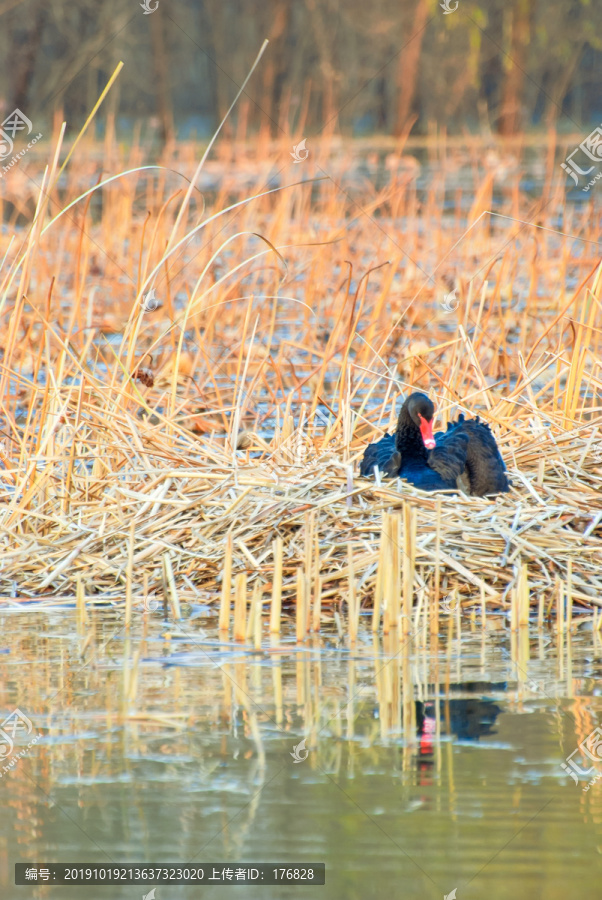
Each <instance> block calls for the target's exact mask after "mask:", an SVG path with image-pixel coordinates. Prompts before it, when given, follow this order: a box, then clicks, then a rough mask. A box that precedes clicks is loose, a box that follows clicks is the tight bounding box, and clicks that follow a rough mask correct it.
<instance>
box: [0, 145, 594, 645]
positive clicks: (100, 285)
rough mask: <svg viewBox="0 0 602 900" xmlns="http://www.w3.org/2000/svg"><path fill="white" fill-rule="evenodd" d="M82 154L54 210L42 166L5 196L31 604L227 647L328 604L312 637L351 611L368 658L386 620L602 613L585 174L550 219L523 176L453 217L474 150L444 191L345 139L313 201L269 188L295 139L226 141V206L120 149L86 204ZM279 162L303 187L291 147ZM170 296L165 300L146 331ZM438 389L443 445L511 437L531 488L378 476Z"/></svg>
mask: <svg viewBox="0 0 602 900" xmlns="http://www.w3.org/2000/svg"><path fill="white" fill-rule="evenodd" d="M109 133H111V130H110V129H109ZM55 138H56V151H55V153H54V155H53V159H54V162H53V163H52V166H51V169H50V171H49V172H48V173H47V176H46V177H45V178H42V177H40V182H43V184H44V187H43V189H42V190H37V189H34V187H33V182H30V181H27V180H26V179H25V176H24V173H23V171H21V172H20V177H19V179H18V180H16V179H15V181H14V183H13V181H12V180H9V179H7V180H5V181H3V182H2V184H3V186H4V187H3V189H4V194H3V196H2V204H3V207H4V208H3V216H4V219H5V220H6V219H7V217H8V219H9V223H10V228H9V231H12V232H13V237H12V238H11V239H10V240H9V239H8V234H7V233H3V234H2V236H1V238H0V245H1V249H2V256H3V257H4V265H3V269H2V272H1V273H0V278H1V279H2V286H1V299H0V315H1V316H2V319H3V325H4V328H3V332H2V338H1V339H0V341H1V345H2V349H3V360H2V364H1V370H0V371H1V379H0V403H1V404H2V406H1V411H2V418H3V427H2V430H3V437H4V440H3V445H2V453H1V454H0V466H1V473H0V474H1V480H0V545H1V547H2V563H1V569H0V589H1V590H2V592H3V594H4V596H5V602H9V603H10V602H20V601H24V600H28V599H35V600H37V601H40V602H41V601H44V599H45V598H46V599H47V600H50V599H52V602H55V601H56V598H57V597H60V598H62V599H68V600H70V601H72V602H74V603H75V602H76V599H77V608H78V610H79V616H80V621H81V622H82V625H83V623H84V622H85V614H86V605H87V604H90V603H91V602H94V603H112V604H121V603H123V604H124V605H125V611H124V616H125V620H126V622H127V621H129V620H130V619H131V610H132V607H133V606H135V605H136V604H139V603H141V602H142V601H143V599H144V597H145V596H147V595H148V594H149V593H152V592H153V591H155V592H158V593H159V595H161V594H162V595H164V596H165V598H166V603H167V605H168V608H169V610H170V611H171V614H172V615H173V616H174V617H176V618H179V617H180V616H181V615H185V611H186V605H187V604H188V603H189V602H190V601H197V602H198V601H203V602H207V603H211V604H213V605H214V607H215V613H216V615H217V614H218V612H219V609H220V606H221V617H220V626H221V628H222V629H223V630H225V629H226V628H228V627H230V625H231V622H230V607H231V605H232V606H235V607H236V609H237V617H236V622H235V633H234V636H235V637H237V638H239V639H242V640H244V639H247V638H248V639H253V640H255V641H257V634H258V625H257V618H258V616H259V614H260V611H261V609H262V607H263V608H264V611H265V612H268V609H267V606H268V605H269V604H270V603H273V604H274V606H273V610H274V611H273V614H272V618H271V629H272V631H277V630H278V627H279V622H280V618H281V614H280V603H282V610H283V612H287V611H288V610H289V609H291V607H292V606H294V605H295V604H299V603H301V605H302V608H301V609H298V610H297V634H298V637H299V639H302V638H303V637H304V636H305V634H307V631H308V629H314V630H317V629H318V628H319V627H320V624H321V623H323V622H330V621H332V618H333V612H334V611H335V610H336V609H337V608H338V607H339V605H340V604H341V602H343V601H345V603H346V604H348V606H349V617H348V628H349V634H350V638H351V640H352V641H353V640H355V636H356V634H357V621H358V617H359V614H360V607H364V608H366V607H371V606H372V605H373V604H374V603H375V602H376V612H377V614H375V617H374V624H375V627H377V628H380V627H381V624H380V623H381V615H380V613H381V612H382V613H384V622H385V625H384V627H385V631H387V630H388V629H389V628H391V627H396V625H397V624H398V623H399V622H401V626H402V631H407V630H409V629H410V627H411V619H412V616H414V617H415V621H414V625H415V624H416V622H417V621H420V620H421V617H425V618H424V621H426V620H427V618H428V619H429V621H430V625H431V630H432V631H433V632H436V631H437V628H438V603H439V600H440V599H441V597H443V596H445V595H450V594H452V592H454V591H455V592H457V597H458V598H459V599H460V600H461V601H462V602H463V604H464V605H467V604H470V603H474V604H475V605H476V606H478V607H479V608H481V605H483V611H484V608H485V604H490V605H494V606H496V607H499V608H506V607H508V608H510V607H511V606H512V604H513V602H514V601H513V598H516V615H517V619H516V622H517V623H518V624H520V623H524V621H525V617H526V616H527V615H528V610H529V608H531V609H532V610H533V611H538V612H539V615H540V618H541V617H542V616H543V617H545V616H547V615H548V614H549V612H550V610H551V609H552V606H555V604H556V599H557V597H558V595H559V590H560V591H564V594H563V596H565V595H566V596H568V597H569V598H570V601H569V602H568V604H567V605H566V614H567V616H568V615H569V610H570V614H571V615H572V613H573V611H574V610H575V609H576V608H577V607H579V606H586V607H591V606H600V605H602V599H601V598H602V590H601V587H602V574H601V569H600V559H601V552H600V548H601V543H600V537H601V536H602V503H601V496H602V492H601V488H602V442H601V434H600V430H599V429H600V422H601V418H600V411H601V409H602V406H601V404H600V396H601V387H602V373H601V367H600V360H601V358H602V357H601V353H600V335H601V329H600V327H599V323H600V321H601V317H600V311H601V309H602V305H601V301H600V290H601V279H600V270H599V269H598V268H597V265H598V253H599V249H598V248H599V243H598V240H599V236H600V229H599V225H598V223H597V220H596V219H595V217H594V216H593V214H592V209H591V207H588V208H587V209H583V210H580V209H579V208H578V207H576V206H569V205H567V204H565V202H564V195H563V192H564V186H563V185H562V184H561V183H560V181H556V180H555V178H554V177H553V176H554V171H555V170H554V171H550V172H547V173H543V177H542V180H543V191H542V198H541V199H540V200H538V201H537V202H536V203H535V204H534V203H533V202H532V201H531V200H530V199H529V198H528V197H527V196H526V195H524V194H523V193H522V192H521V188H520V175H521V171H522V168H521V164H520V163H519V164H517V166H516V171H515V174H514V175H512V174H511V175H510V176H508V174H507V172H506V170H504V172H503V173H502V175H503V179H502V175H499V173H496V171H493V172H491V171H485V170H481V171H477V172H476V173H474V174H475V176H476V182H475V184H474V185H471V186H469V187H467V188H465V189H460V188H458V187H456V191H455V195H454V196H455V206H454V209H453V211H450V212H449V213H448V214H447V215H446V216H445V217H444V216H443V213H442V201H443V199H444V197H445V196H449V194H450V191H451V189H452V187H453V186H454V184H456V185H457V183H458V182H457V181H456V182H454V178H455V175H456V173H455V172H454V163H455V164H457V166H456V167H457V168H460V167H461V165H462V160H463V156H462V154H463V153H464V154H468V152H469V150H468V148H467V149H465V150H464V151H463V150H461V149H456V150H450V151H449V158H448V160H447V163H448V171H449V172H451V175H449V174H448V175H446V172H445V170H444V168H443V167H442V166H436V167H435V169H434V174H433V176H432V179H431V182H430V186H427V187H426V188H424V190H423V189H420V191H419V190H418V188H417V181H416V175H417V171H418V172H419V171H420V166H417V167H416V166H414V167H412V168H411V169H410V170H408V168H407V166H406V165H404V161H405V159H406V157H404V156H403V152H402V149H398V151H397V152H396V153H392V154H390V155H389V157H387V171H388V173H389V175H388V180H387V181H386V183H385V185H384V187H382V188H381V189H378V190H377V189H376V188H374V186H373V184H372V182H370V181H368V182H366V181H363V180H362V177H361V170H360V169H358V166H357V162H358V160H357V158H356V157H354V154H356V153H359V152H360V151H359V150H357V148H355V149H354V146H353V145H350V146H349V147H348V148H346V149H341V148H338V149H337V148H336V147H335V146H334V145H333V143H332V141H331V140H330V139H325V140H324V141H323V143H322V144H318V143H317V142H315V144H314V145H312V154H313V155H312V156H310V159H309V160H308V162H307V165H305V168H304V170H303V180H304V181H306V182H308V183H305V184H295V185H294V186H292V187H284V188H283V189H282V190H279V191H275V192H274V191H272V192H269V193H266V189H265V188H264V189H261V178H262V176H263V178H264V179H265V173H266V171H267V170H268V168H269V166H270V165H271V164H273V163H274V161H275V160H274V158H273V157H270V156H269V155H266V147H263V146H258V147H257V148H255V149H253V148H252V147H251V146H250V145H232V144H226V145H224V146H223V147H222V149H220V150H219V151H218V153H219V154H221V156H220V157H219V158H218V159H217V160H213V161H210V162H209V163H208V166H209V173H210V172H211V166H213V167H214V168H215V167H219V168H218V169H217V170H216V171H219V180H218V182H217V183H216V184H215V186H214V189H213V190H211V191H210V192H207V193H206V195H205V196H204V197H202V196H201V194H200V192H199V190H198V188H197V187H196V186H195V187H188V190H187V191H186V187H187V182H186V180H185V176H187V177H190V176H191V175H192V174H193V171H194V161H193V148H192V147H190V146H187V145H182V146H180V147H178V148H176V149H175V150H174V151H173V154H174V155H173V157H172V158H170V159H166V160H162V161H161V165H160V166H158V167H156V168H154V169H152V170H149V169H142V168H140V166H141V165H142V162H143V153H142V150H141V148H140V147H139V146H134V147H132V148H130V150H129V156H128V159H125V158H123V157H122V158H121V159H120V153H122V152H123V151H120V149H119V148H118V147H117V146H116V145H115V144H108V143H107V145H106V146H105V155H106V158H107V159H108V160H110V162H111V169H112V170H113V171H118V170H119V169H120V168H121V167H122V168H123V169H124V170H125V169H129V170H131V173H130V174H129V175H123V176H122V177H120V178H119V179H117V180H115V181H111V182H110V183H108V181H107V178H106V177H105V178H104V181H105V182H107V183H106V184H105V186H104V187H100V186H99V187H96V188H91V189H88V192H87V194H82V189H81V185H82V184H84V183H88V184H90V183H91V178H92V177H94V175H95V173H96V167H95V165H94V164H93V162H91V161H93V160H94V158H95V153H94V152H93V151H94V147H93V146H92V145H87V144H86V140H85V139H83V140H82V141H81V142H80V145H79V150H78V153H79V154H80V156H83V157H84V158H86V149H85V148H86V147H87V148H88V150H89V153H88V154H87V159H88V160H90V161H89V162H84V163H81V162H80V163H79V164H78V163H77V162H76V160H75V158H74V159H72V160H71V161H70V162H69V165H68V166H67V167H66V169H65V173H64V175H63V177H62V180H61V181H60V182H59V181H58V179H57V178H56V177H55V171H56V169H57V165H58V159H59V154H60V146H61V140H62V132H60V133H59V132H57V134H56V135H55ZM268 149H269V153H272V154H274V153H277V154H278V156H277V161H280V162H281V164H282V166H281V174H280V175H279V178H280V180H281V181H282V182H283V183H285V184H292V183H293V182H296V181H298V179H299V173H298V171H297V168H298V167H295V166H293V164H292V163H290V161H287V160H286V154H287V153H288V151H289V149H290V148H288V146H287V147H284V145H279V147H277V148H276V149H274V148H273V147H272V148H268ZM473 149H474V148H473ZM335 150H336V153H335ZM228 154H231V156H228ZM548 156H549V157H550V155H548ZM499 159H500V161H499V165H500V166H501V165H502V163H503V162H504V159H503V157H502V156H500V158H499ZM26 164H27V166H28V169H27V172H28V174H30V173H31V172H32V166H35V159H34V158H33V157H32V159H29V157H28V158H27V161H26V162H25V161H24V162H23V163H22V164H21V166H22V167H23V169H24V168H25V165H26ZM354 167H355V168H354ZM178 171H180V172H182V175H178V174H175V173H176V172H178ZM206 172H207V169H206V168H205V169H203V173H204V174H206ZM325 172H326V173H327V175H328V176H329V177H327V178H325V177H324V173H325ZM245 173H246V177H247V181H250V182H253V181H255V182H257V189H256V190H254V191H253V193H252V194H250V193H249V191H248V189H244V188H243V189H242V190H241V188H240V186H237V184H236V179H240V178H241V175H242V174H245ZM349 173H352V174H353V173H354V174H353V178H349V177H348V176H349ZM15 174H17V173H15ZM498 175H499V179H502V180H501V181H499V182H498V181H496V179H498ZM316 178H319V179H321V180H312V179H316ZM446 178H449V184H446ZM24 179H25V180H24ZM59 183H60V184H61V187H60V189H59V186H58V185H59ZM498 183H499V184H504V185H505V189H504V193H503V194H502V195H500V196H499V197H498V204H497V207H496V208H497V209H499V211H500V212H501V213H503V216H498V217H492V216H491V215H490V214H489V212H488V209H489V208H490V206H491V202H492V201H491V189H492V186H496V185H498ZM16 190H18V191H19V198H18V200H17V197H16V195H13V193H12V192H13V191H16ZM446 191H447V194H446ZM80 195H81V197H80ZM183 196H184V201H183ZM78 197H80V199H78ZM475 197H476V198H477V199H474V198H475ZM100 198H102V200H101V199H100ZM559 207H562V221H563V222H564V231H565V232H566V235H565V234H561V233H559V230H558V228H557V221H558V216H559ZM226 208H228V209H229V210H230V212H229V213H228V214H224V213H222V212H221V211H222V210H224V209H226ZM64 209H67V212H65V213H64V214H62V215H61V213H60V210H64ZM33 210H37V217H34V218H32V216H33V215H34V214H33ZM147 210H148V211H149V212H148V214H147ZM504 216H508V217H510V218H504ZM527 221H528V222H531V223H532V224H530V225H525V224H521V222H527ZM257 235H260V237H257ZM567 235H569V236H567ZM575 238H577V239H575ZM17 245H18V246H17ZM425 271H426V272H427V273H430V277H429V276H428V275H425V274H424V272H425ZM368 273H369V274H368ZM151 288H153V289H154V290H155V291H156V296H157V298H158V299H159V300H160V301H161V306H159V307H158V308H156V309H146V310H145V309H144V307H143V305H142V303H141V301H142V299H143V297H144V296H146V295H147V293H148V291H149V290H150V289H151ZM452 288H454V289H455V292H456V293H455V298H456V300H457V302H458V308H457V310H455V311H452V312H450V311H447V310H446V309H445V308H444V307H443V305H442V297H443V295H444V293H449V292H450V291H451V290H452ZM174 323H175V324H174ZM410 389H420V390H425V391H429V392H430V393H431V395H432V396H433V398H434V399H435V401H436V404H437V407H438V414H439V423H440V424H441V425H443V426H444V425H445V423H446V421H447V420H448V419H449V418H450V417H451V416H452V415H453V414H455V412H456V411H460V410H466V411H467V412H474V411H479V412H480V414H481V415H482V416H483V417H484V418H485V419H486V420H487V421H488V422H490V423H491V425H492V427H493V430H494V432H495V434H496V437H497V439H498V441H499V443H500V446H501V449H502V453H503V455H504V457H505V459H506V461H507V464H508V468H509V472H510V477H511V479H512V481H513V490H512V492H511V493H510V494H509V495H507V496H503V497H499V498H497V499H496V500H495V501H493V502H492V501H488V500H482V499H475V498H467V497H464V496H441V497H440V498H439V499H438V498H437V496H435V495H425V494H422V493H421V492H419V491H417V490H415V489H414V488H412V487H410V486H407V485H405V484H403V485H399V484H390V483H387V484H384V483H383V484H380V485H379V484H374V483H372V482H369V481H365V480H360V479H359V478H358V477H357V476H354V474H353V472H354V467H355V471H357V465H356V464H357V460H358V459H359V458H360V456H361V454H362V452H363V447H364V446H365V444H366V442H367V441H368V440H371V439H376V438H377V437H378V436H379V435H380V434H381V433H382V432H383V431H384V430H387V429H389V428H390V427H391V425H392V423H393V421H394V411H393V405H394V401H396V400H397V399H398V396H399V391H400V390H404V391H409V390H410ZM317 412H318V413H319V414H320V416H321V418H320V419H318V418H317V416H316V414H317ZM325 421H326V424H324V422H325ZM233 448H239V449H233ZM438 508H440V513H439V514H438ZM559 584H560V588H559V587H558V585H559ZM567 592H568V593H567ZM11 598H12V599H11ZM251 599H252V601H253V602H252V604H251V610H252V616H251V620H250V621H247V612H248V610H247V607H248V603H250V602H251ZM345 609H347V606H345ZM563 609H564V607H563ZM552 612H553V610H552ZM563 615H564V614H563ZM600 621H602V617H601V619H600ZM412 627H413V626H412Z"/></svg>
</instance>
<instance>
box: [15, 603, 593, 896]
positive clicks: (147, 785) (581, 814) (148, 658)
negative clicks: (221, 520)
mask: <svg viewBox="0 0 602 900" xmlns="http://www.w3.org/2000/svg"><path fill="white" fill-rule="evenodd" d="M205 612H206V611H205V610H204V609H203V608H201V607H199V608H197V609H196V612H195V613H194V615H193V617H192V618H190V619H187V620H186V621H184V622H182V623H172V624H171V625H168V624H166V623H164V622H162V620H161V618H160V616H159V614H158V613H156V612H154V613H151V614H146V615H143V614H142V612H137V613H136V619H135V622H134V625H133V628H132V633H131V636H130V637H127V636H126V633H125V631H124V629H123V626H122V624H121V621H120V616H121V614H116V612H115V611H114V610H110V609H109V610H96V611H92V612H91V614H90V622H89V624H88V626H87V627H86V629H85V632H82V633H80V634H78V633H77V630H76V627H75V613H74V610H72V609H63V610H61V609H55V610H46V611H44V612H40V611H33V610H32V611H19V610H16V611H4V612H2V613H1V614H0V619H1V620H2V638H1V640H0V671H1V676H0V692H1V693H0V696H1V702H0V711H1V712H2V715H3V718H5V717H6V716H8V715H9V714H10V713H11V712H13V711H14V710H15V709H16V708H18V709H19V710H20V712H21V713H22V714H23V716H25V717H26V719H27V720H28V721H29V722H30V725H31V732H30V733H29V734H27V733H26V731H27V725H26V722H25V721H24V720H20V721H21V726H22V727H21V728H20V729H17V731H16V734H15V738H14V743H15V747H14V748H13V751H12V754H11V756H9V757H8V758H7V759H6V760H5V761H4V767H5V768H6V767H7V764H8V763H9V762H10V759H11V758H14V756H15V754H16V753H17V752H19V751H23V748H24V747H25V746H26V744H27V743H28V742H29V741H31V739H32V737H33V736H34V735H35V737H36V738H39V740H38V741H37V743H36V744H35V745H34V746H33V747H31V748H30V749H29V750H26V751H25V752H24V755H23V756H22V758H20V759H17V760H16V762H15V761H14V759H13V764H12V767H10V766H8V770H7V771H4V773H3V776H2V778H1V779H0V794H1V797H2V812H3V815H2V820H1V822H0V866H1V879H2V890H1V896H2V898H3V900H13V898H21V900H25V898H27V900H28V898H46V897H56V898H60V900H63V898H74V900H75V898H78V900H79V898H80V897H85V898H86V900H96V898H107V900H108V898H110V900H122V898H132V900H134V898H139V900H141V898H142V897H143V896H145V895H146V894H147V893H149V892H150V891H151V888H152V884H148V885H129V886H125V885H120V886H113V887H112V886H85V887H75V886H61V887H53V888H50V887H48V886H40V885H28V886H19V887H16V886H15V884H14V864H15V863H17V862H30V863H37V864H42V863H52V862H68V863H76V864H78V865H81V864H84V863H93V864H97V865H99V866H108V865H116V864H117V863H126V862H128V863H138V864H141V863H145V862H146V863H151V862H153V863H188V864H191V865H199V864H200V863H213V862H220V863H231V864H234V863H237V862H241V863H242V862H246V863H248V864H250V863H257V862H274V863H280V864H283V865H286V864H290V865H291V866H292V864H294V863H317V862H323V863H325V864H326V884H325V885H324V886H318V885H313V886H312V885H311V884H310V885H308V886H303V887H301V886H299V887H292V886H273V887H268V886H263V887H261V886H244V885H233V886H215V885H214V886H202V887H200V886H190V885H187V886H177V885H159V886H157V887H156V893H155V898H156V900H176V898H196V897H206V896H208V895H211V896H213V895H215V896H216V897H219V898H223V900H225V898H229V897H233V898H237V900H242V898H265V897H273V898H275V900H276V898H278V900H280V898H283V897H285V898H288V897H307V898H308V900H310V898H312V900H313V898H333V900H334V898H337V900H338V898H358V900H359V898H361V900H366V898H383V897H386V898H404V900H406V898H408V900H409V898H420V900H422V898H431V897H432V898H433V900H435V898H438V900H442V898H443V897H444V896H446V895H450V894H451V896H452V898H453V897H454V896H455V897H457V900H470V898H474V900H477V898H479V900H482V898H483V897H487V898H488V900H497V898H500V900H502V898H503V900H507V898H509V897H511V898H513V900H523V898H525V900H527V898H528V900H532V898H534V897H541V898H544V897H545V898H546V900H556V898H558V900H561V898H562V900H566V898H577V897H579V898H588V900H589V898H593V897H599V896H601V895H602V888H601V887H600V883H601V876H602V780H600V781H598V782H597V783H595V784H593V786H592V787H591V788H590V789H589V790H588V791H584V790H583V788H584V786H585V785H586V784H587V783H588V781H589V780H591V778H592V777H594V776H595V773H596V772H597V771H598V770H600V771H602V760H598V762H597V763H596V762H592V761H591V760H589V761H588V762H587V763H582V766H583V768H589V767H590V766H592V767H594V768H593V770H592V772H591V773H589V774H588V775H587V776H584V777H583V779H582V780H581V781H580V783H579V785H576V784H575V783H574V781H573V780H572V779H571V778H570V777H569V776H568V775H567V774H566V773H565V772H564V771H563V770H562V768H561V763H563V762H564V761H565V758H566V757H567V756H568V755H569V754H571V753H572V751H574V750H575V749H576V747H577V744H578V742H580V741H583V740H584V739H585V738H586V737H587V736H588V735H590V734H591V733H592V732H595V729H596V727H597V723H598V721H599V720H600V718H601V715H602V689H601V687H600V685H601V681H600V677H601V674H602V661H601V653H602V644H601V643H600V639H599V637H598V635H597V634H594V633H592V631H591V630H589V631H588V630H587V627H584V628H582V629H580V630H579V631H578V633H577V634H575V635H574V636H573V638H572V640H571V641H570V642H568V643H567V642H566V640H562V641H559V640H558V639H557V637H556V636H555V634H554V633H549V632H543V633H540V634H538V633H537V632H535V631H533V632H532V633H531V637H530V640H527V639H526V638H525V639H523V641H522V642H517V643H514V642H513V641H512V640H511V638H510V633H509V631H508V630H507V628H506V624H505V619H503V618H501V617H500V618H495V617H489V619H488V625H489V627H488V628H487V629H486V633H485V634H484V635H482V633H481V632H482V629H481V628H480V625H479V621H478V618H477V620H476V621H474V620H473V621H472V622H471V621H470V620H469V619H467V620H466V621H465V623H464V624H463V627H462V631H461V635H460V637H458V635H457V633H456V632H455V630H454V628H455V621H450V622H449V626H450V630H449V631H447V632H446V635H445V637H444V638H443V639H441V640H440V641H439V643H438V645H436V646H430V645H428V642H427V641H426V636H425V635H417V636H415V637H414V638H410V639H409V640H406V641H405V642H403V641H400V640H399V639H398V638H397V636H396V635H394V634H392V635H389V636H388V637H387V638H385V639H384V641H383V638H378V639H373V637H372V634H371V633H370V632H369V630H368V623H366V627H365V629H364V631H363V635H362V637H361V639H360V640H359V641H358V645H357V647H355V648H352V649H350V648H349V647H348V646H346V645H345V643H343V642H341V641H339V639H338V637H337V633H336V630H334V629H333V633H332V634H330V635H326V634H323V635H322V636H321V637H320V638H314V639H310V640H309V641H308V642H306V643H305V644H303V645H296V644H295V643H294V639H293V638H292V636H289V635H286V634H283V636H282V638H281V639H280V640H277V641H276V642H275V643H274V642H272V643H270V638H269V637H268V636H267V635H264V639H263V650H262V651H261V652H254V651H253V650H252V649H251V648H249V647H246V646H244V645H234V644H229V645H228V644H225V643H223V642H222V643H220V641H219V635H218V634H217V633H216V631H215V628H214V627H213V622H212V620H209V619H208V618H207V617H206V615H205ZM442 622H443V624H444V626H445V619H442ZM443 630H444V631H445V627H444V628H443ZM425 645H426V646H425ZM13 721H14V720H13ZM600 735H602V732H600ZM302 741H305V743H304V745H303V746H301V747H299V744H300V743H301V742H302ZM595 744H596V741H595V740H594V744H593V745H592V746H595ZM295 748H297V750H296V751H295ZM594 755H595V754H594ZM599 756H602V753H600V754H599ZM296 758H297V759H299V761H296ZM573 758H574V759H576V757H573ZM596 765H597V767H598V768H595V767H596ZM454 889H455V890H456V894H455V895H454V894H453V891H454Z"/></svg>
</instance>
